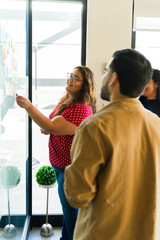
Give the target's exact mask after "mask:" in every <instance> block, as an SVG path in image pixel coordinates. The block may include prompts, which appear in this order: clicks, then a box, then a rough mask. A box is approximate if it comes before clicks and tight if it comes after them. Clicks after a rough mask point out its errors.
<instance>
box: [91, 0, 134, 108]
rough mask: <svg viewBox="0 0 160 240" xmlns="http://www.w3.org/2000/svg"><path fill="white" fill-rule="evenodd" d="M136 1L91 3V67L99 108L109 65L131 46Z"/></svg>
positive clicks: (116, 0)
mask: <svg viewBox="0 0 160 240" xmlns="http://www.w3.org/2000/svg"><path fill="white" fill-rule="evenodd" d="M132 2H133V0H88V26H87V29H88V31H87V66H88V67H90V68H91V69H92V71H93V72H94V74H95V78H96V87H97V100H98V109H100V108H101V107H102V106H104V105H105V104H106V102H105V101H102V100H101V99H100V97H99V96H100V89H101V79H102V75H103V72H104V71H103V70H104V66H105V63H106V62H108V61H109V60H110V58H111V57H112V54H113V53H114V52H115V51H116V50H120V49H124V48H130V47H131V34H132V4H133V3H132Z"/></svg>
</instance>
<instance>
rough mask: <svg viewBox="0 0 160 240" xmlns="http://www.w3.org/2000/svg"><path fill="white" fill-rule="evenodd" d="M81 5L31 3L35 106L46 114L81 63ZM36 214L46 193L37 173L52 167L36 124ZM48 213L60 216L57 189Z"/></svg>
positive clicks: (44, 138) (42, 208) (42, 210)
mask: <svg viewBox="0 0 160 240" xmlns="http://www.w3.org/2000/svg"><path fill="white" fill-rule="evenodd" d="M82 10H83V7H82V3H80V1H79V2H76V1H62V2H60V1H58V2H56V1H48V2H47V1H33V2H32V19H33V20H32V21H33V22H32V29H33V31H32V35H33V40H32V41H33V45H32V54H33V58H32V62H33V69H32V71H33V91H32V93H33V103H34V105H35V106H36V107H37V108H38V109H39V110H40V111H41V112H42V113H43V114H44V115H45V116H47V117H48V116H49V114H50V113H51V112H52V110H53V109H54V107H55V105H56V104H57V103H58V101H59V100H60V98H61V97H62V96H63V94H64V93H65V85H66V78H67V73H68V72H72V71H73V68H74V67H76V66H77V65H80V64H81V49H82ZM32 130H33V140H32V153H33V193H32V195H33V198H32V209H33V214H45V204H46V191H45V189H42V188H39V187H38V186H37V183H36V180H35V173H36V171H37V170H38V169H39V167H41V166H43V165H50V163H49V154H48V136H45V135H42V134H41V133H40V129H39V127H37V126H36V125H35V124H34V123H33V128H32ZM49 213H50V214H61V213H62V210H61V205H60V202H59V198H58V194H57V189H56V188H53V189H51V190H50V199H49Z"/></svg>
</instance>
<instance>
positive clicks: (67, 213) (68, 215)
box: [52, 165, 78, 240]
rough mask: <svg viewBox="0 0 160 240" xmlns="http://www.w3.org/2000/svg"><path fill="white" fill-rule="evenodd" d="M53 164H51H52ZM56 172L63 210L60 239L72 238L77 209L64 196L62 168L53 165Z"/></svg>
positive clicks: (70, 239) (67, 239) (68, 239)
mask: <svg viewBox="0 0 160 240" xmlns="http://www.w3.org/2000/svg"><path fill="white" fill-rule="evenodd" d="M52 166H53V165H52ZM53 167H54V169H55V172H56V177H57V183H58V194H59V198H60V202H61V205H62V211H63V226H62V237H61V238H60V239H61V240H72V239H73V232H74V227H75V223H76V220H77V214H78V209H75V208H73V207H71V206H70V205H69V203H68V201H67V199H66V197H65V194H64V190H63V185H64V171H65V169H64V168H58V167H55V166H53Z"/></svg>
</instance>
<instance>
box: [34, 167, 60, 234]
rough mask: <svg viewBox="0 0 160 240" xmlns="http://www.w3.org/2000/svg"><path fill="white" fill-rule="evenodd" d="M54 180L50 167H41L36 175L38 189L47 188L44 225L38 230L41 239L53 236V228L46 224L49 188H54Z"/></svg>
mask: <svg viewBox="0 0 160 240" xmlns="http://www.w3.org/2000/svg"><path fill="white" fill-rule="evenodd" d="M56 180H57V179H56V173H55V170H54V168H53V167H52V166H42V167H40V168H39V170H38V171H37V173H36V182H37V183H38V184H39V186H40V187H43V188H47V206H46V223H45V224H43V225H42V227H41V230H40V234H41V235H42V236H43V237H50V236H51V235H52V234H53V227H52V226H51V224H49V223H48V200H49V188H51V187H54V186H56Z"/></svg>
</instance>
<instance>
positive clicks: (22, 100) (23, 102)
mask: <svg viewBox="0 0 160 240" xmlns="http://www.w3.org/2000/svg"><path fill="white" fill-rule="evenodd" d="M16 102H17V104H18V105H19V106H20V107H21V108H25V109H27V108H29V106H30V105H31V102H30V101H29V100H28V99H27V98H25V97H22V96H19V95H17V94H16Z"/></svg>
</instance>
